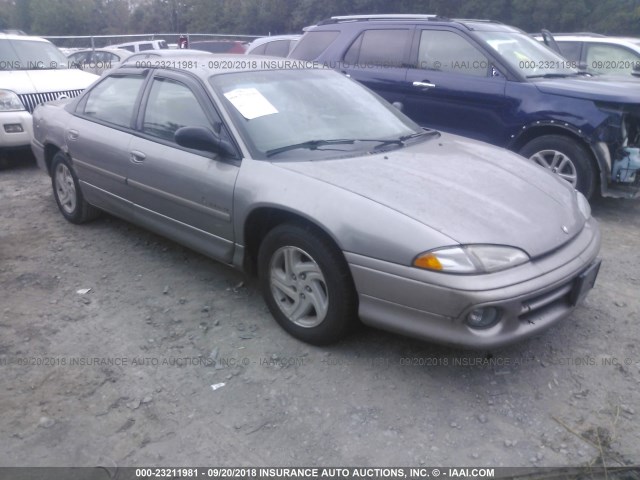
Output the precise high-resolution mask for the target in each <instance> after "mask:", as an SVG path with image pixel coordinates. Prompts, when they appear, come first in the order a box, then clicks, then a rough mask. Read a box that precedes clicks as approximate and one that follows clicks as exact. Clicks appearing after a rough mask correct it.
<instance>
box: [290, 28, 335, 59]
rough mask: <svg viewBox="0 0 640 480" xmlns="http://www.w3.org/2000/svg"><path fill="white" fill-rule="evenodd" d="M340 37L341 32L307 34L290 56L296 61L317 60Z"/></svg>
mask: <svg viewBox="0 0 640 480" xmlns="http://www.w3.org/2000/svg"><path fill="white" fill-rule="evenodd" d="M338 35H340V32H336V31H333V30H330V31H326V30H325V31H322V32H307V33H306V34H305V35H304V36H303V37H302V39H301V40H300V41H299V42H298V45H296V48H294V50H293V52H291V55H289V56H290V57H291V58H295V59H296V60H315V59H316V58H318V57H319V56H320V54H321V53H322V52H324V51H325V50H326V49H327V48H328V47H329V45H331V44H332V43H333V41H334V40H335V39H336V38H338Z"/></svg>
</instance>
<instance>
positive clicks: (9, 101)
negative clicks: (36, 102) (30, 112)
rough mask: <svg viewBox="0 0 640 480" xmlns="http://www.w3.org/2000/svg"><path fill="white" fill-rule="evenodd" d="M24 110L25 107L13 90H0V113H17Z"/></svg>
mask: <svg viewBox="0 0 640 480" xmlns="http://www.w3.org/2000/svg"><path fill="white" fill-rule="evenodd" d="M20 110H24V105H22V102H21V101H20V99H19V98H18V95H16V94H15V93H14V92H12V91H11V90H0V112H16V111H20Z"/></svg>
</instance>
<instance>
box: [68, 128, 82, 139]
mask: <svg viewBox="0 0 640 480" xmlns="http://www.w3.org/2000/svg"><path fill="white" fill-rule="evenodd" d="M79 136H80V134H79V133H78V131H77V130H69V131H67V138H68V139H69V140H71V141H74V140H77V139H78V137H79Z"/></svg>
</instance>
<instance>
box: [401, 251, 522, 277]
mask: <svg viewBox="0 0 640 480" xmlns="http://www.w3.org/2000/svg"><path fill="white" fill-rule="evenodd" d="M528 261H529V255H527V254H526V253H525V252H523V251H522V250H520V249H519V248H515V247H507V246H503V245H461V246H457V247H444V248H437V249H435V250H430V251H428V252H424V253H421V254H420V255H418V256H417V257H416V258H415V260H414V261H413V266H414V267H418V268H424V269H426V270H433V271H436V272H443V273H467V274H473V273H476V274H477V273H491V272H498V271H500V270H505V269H507V268H511V267H515V266H517V265H522V264H523V263H526V262H528Z"/></svg>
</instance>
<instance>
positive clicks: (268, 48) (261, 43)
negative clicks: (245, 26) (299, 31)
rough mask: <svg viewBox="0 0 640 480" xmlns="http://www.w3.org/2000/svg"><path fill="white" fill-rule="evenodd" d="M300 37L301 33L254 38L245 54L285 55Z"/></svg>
mask: <svg viewBox="0 0 640 480" xmlns="http://www.w3.org/2000/svg"><path fill="white" fill-rule="evenodd" d="M300 37H302V35H274V36H272V37H260V38H256V39H255V40H254V41H253V42H251V43H250V44H249V47H248V48H247V51H246V52H245V54H247V55H269V56H272V57H286V56H287V55H289V52H291V50H293V47H295V46H296V43H297V42H298V40H300Z"/></svg>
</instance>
